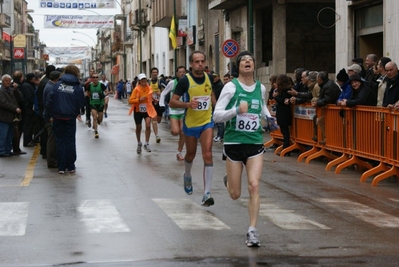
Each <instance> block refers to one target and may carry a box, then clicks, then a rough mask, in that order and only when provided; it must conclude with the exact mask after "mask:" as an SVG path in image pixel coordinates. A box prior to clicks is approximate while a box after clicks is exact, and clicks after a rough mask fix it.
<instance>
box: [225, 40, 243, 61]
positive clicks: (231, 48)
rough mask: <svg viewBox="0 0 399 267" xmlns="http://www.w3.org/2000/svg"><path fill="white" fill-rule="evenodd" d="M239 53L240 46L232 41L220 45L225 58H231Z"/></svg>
mask: <svg viewBox="0 0 399 267" xmlns="http://www.w3.org/2000/svg"><path fill="white" fill-rule="evenodd" d="M238 52H240V46H239V45H238V43H237V42H236V41H235V40H233V39H227V40H226V41H224V42H223V44H222V53H223V55H224V56H225V57H228V58H232V57H235V56H237V55H238Z"/></svg>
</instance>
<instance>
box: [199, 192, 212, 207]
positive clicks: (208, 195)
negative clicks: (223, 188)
mask: <svg viewBox="0 0 399 267" xmlns="http://www.w3.org/2000/svg"><path fill="white" fill-rule="evenodd" d="M213 204H215V201H214V200H213V197H212V196H211V193H209V192H206V193H205V194H204V197H203V198H202V201H201V205H202V206H205V207H209V206H212V205H213Z"/></svg>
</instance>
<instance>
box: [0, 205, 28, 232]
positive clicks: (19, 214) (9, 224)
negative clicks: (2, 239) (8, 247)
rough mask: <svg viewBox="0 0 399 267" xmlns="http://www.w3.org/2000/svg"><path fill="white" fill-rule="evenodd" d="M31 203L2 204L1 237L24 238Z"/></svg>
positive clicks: (0, 210) (0, 217) (0, 208)
mask: <svg viewBox="0 0 399 267" xmlns="http://www.w3.org/2000/svg"><path fill="white" fill-rule="evenodd" d="M28 212H29V202H3V203H0V214H1V216H0V236H23V235H25V233H26V221H27V219H28Z"/></svg>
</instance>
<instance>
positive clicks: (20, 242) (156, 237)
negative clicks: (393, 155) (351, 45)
mask: <svg viewBox="0 0 399 267" xmlns="http://www.w3.org/2000/svg"><path fill="white" fill-rule="evenodd" d="M127 112H128V107H127V104H126V101H122V102H119V101H117V100H114V99H111V103H110V108H109V112H108V113H109V117H108V118H107V119H105V120H104V123H103V125H101V126H100V128H99V134H100V138H99V139H94V133H93V130H92V129H89V128H88V127H87V126H85V125H84V124H83V123H78V127H77V139H78V140H77V146H78V160H77V162H76V166H77V172H76V173H75V174H66V175H59V174H58V173H57V171H56V170H54V169H48V168H47V165H46V162H45V160H43V159H42V158H41V157H40V155H37V153H38V151H39V150H38V147H36V148H24V149H25V150H26V151H27V152H28V154H27V155H23V156H19V157H12V158H2V159H0V214H1V215H0V266H1V267H3V266H90V267H91V266H109V267H111V266H115V267H116V266H117V267H119V266H134V267H135V266H144V267H152V266H178V267H179V266H234V267H235V266H399V212H398V209H399V184H398V183H397V182H396V180H395V179H391V180H389V181H385V182H381V183H380V184H379V186H378V187H372V186H371V184H370V182H371V181H370V180H369V181H367V182H366V183H361V182H359V179H360V173H358V172H356V171H355V170H353V169H352V168H351V169H347V170H344V171H343V172H342V173H341V174H335V173H334V172H333V171H325V166H326V161H324V160H322V159H321V160H315V161H312V162H311V163H310V164H305V163H304V162H297V161H296V156H297V154H291V157H284V158H281V157H278V156H276V155H274V153H273V152H274V151H273V150H272V149H268V150H267V152H266V153H265V154H264V170H263V176H262V181H261V197H262V200H261V203H262V205H261V211H260V217H259V222H258V231H259V233H260V240H261V242H262V246H261V247H260V248H247V247H246V246H245V243H244V241H245V234H246V231H247V227H248V212H247V208H246V203H247V201H248V192H247V189H246V180H245V179H243V187H242V196H241V198H240V199H239V200H237V201H233V200H231V199H230V198H229V196H228V193H227V191H226V189H225V187H224V185H223V182H222V177H223V174H224V172H225V171H224V162H223V161H222V160H221V154H222V144H220V143H215V144H214V147H213V148H214V149H213V151H214V166H215V168H214V182H213V191H212V195H213V197H214V198H215V202H216V203H215V205H214V206H212V207H209V208H204V207H202V206H200V201H201V198H202V188H203V183H202V179H201V176H202V159H201V150H200V148H199V149H198V154H197V157H196V159H195V160H194V167H193V172H192V173H193V187H194V193H193V195H191V196H188V195H186V194H185V193H184V190H183V188H182V187H183V184H182V174H183V163H181V162H178V161H176V159H175V154H176V146H177V145H176V140H177V138H176V137H173V136H171V135H170V133H169V130H168V124H167V123H161V124H160V125H159V130H160V135H161V138H162V141H161V143H160V144H156V143H155V138H154V136H153V135H152V136H151V140H150V145H151V147H152V152H151V153H148V152H146V151H143V153H142V154H141V155H137V154H136V138H135V135H134V129H135V126H134V122H133V118H132V117H129V116H127ZM142 136H144V132H143V133H142ZM268 139H269V137H268V135H267V134H265V140H268ZM245 177H246V176H245V174H244V178H245Z"/></svg>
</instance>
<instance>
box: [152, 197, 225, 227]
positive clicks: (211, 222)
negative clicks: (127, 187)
mask: <svg viewBox="0 0 399 267" xmlns="http://www.w3.org/2000/svg"><path fill="white" fill-rule="evenodd" d="M153 201H154V202H155V203H156V204H157V205H158V206H159V207H160V208H161V209H162V210H163V211H164V212H165V213H166V214H167V215H168V216H169V218H171V219H172V220H173V221H174V222H175V223H176V224H177V225H178V226H179V227H180V228H181V229H183V230H224V229H230V227H228V226H227V225H226V224H224V223H223V222H222V221H220V220H219V219H218V218H216V217H215V216H214V215H212V214H211V213H210V212H208V211H206V210H205V209H204V208H203V207H200V206H199V205H197V204H195V203H194V202H193V201H191V200H189V199H185V198H182V199H169V198H154V199H153Z"/></svg>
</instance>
